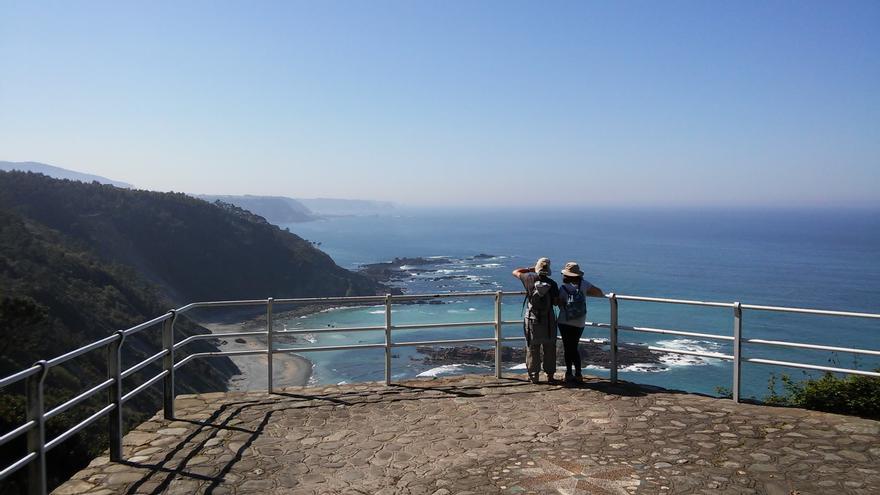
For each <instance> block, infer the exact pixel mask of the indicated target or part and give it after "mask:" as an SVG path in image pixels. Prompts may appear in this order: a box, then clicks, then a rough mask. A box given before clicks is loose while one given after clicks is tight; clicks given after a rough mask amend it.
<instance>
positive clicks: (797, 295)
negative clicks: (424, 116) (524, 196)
mask: <svg viewBox="0 0 880 495" xmlns="http://www.w3.org/2000/svg"><path fill="white" fill-rule="evenodd" d="M285 227H289V228H290V230H291V231H292V232H295V233H297V234H298V235H300V236H302V237H304V238H306V239H308V240H311V241H315V242H320V243H321V249H323V250H324V251H326V252H327V253H328V254H329V255H330V256H332V257H333V259H334V260H335V261H336V262H337V263H338V264H339V265H341V266H343V267H345V268H350V269H356V268H357V267H358V266H360V265H362V264H365V263H374V262H379V261H389V260H391V259H392V258H394V257H403V256H408V257H430V256H438V257H446V258H449V259H450V260H452V262H451V263H448V264H441V265H436V266H428V267H418V268H429V269H432V270H437V271H433V272H423V273H418V272H413V276H412V277H411V278H409V279H407V280H404V281H401V282H398V283H396V285H398V286H400V287H401V288H402V289H403V290H404V291H405V292H407V293H413V294H415V293H436V292H450V291H496V290H519V289H520V288H521V286H520V284H519V282H518V281H517V280H516V279H514V278H513V277H512V276H511V275H510V271H511V270H512V269H513V268H515V267H517V266H530V265H532V264H533V263H534V261H535V259H536V258H538V257H540V256H547V257H550V258H551V259H552V261H553V269H554V276H555V277H556V278H557V280H559V279H560V277H559V275H558V270H559V269H560V268H562V266H563V265H564V263H565V262H566V261H577V262H579V263H580V265H581V267H582V268H583V269H584V270H585V271H586V278H587V279H588V280H590V281H591V282H593V283H594V284H595V285H597V286H599V287H601V288H602V289H603V290H604V291H605V292H611V291H614V292H616V293H618V294H631V295H643V296H656V297H665V298H681V299H698V300H704V301H725V302H732V301H740V302H743V303H752V304H766V305H779V306H797V307H807V308H825V309H836V310H845V311H859V312H875V313H880V212H877V211H864V210H861V211H854V210H850V211H819V210H813V211H748V212H723V211H699V212H697V211H662V212H652V211H601V210H599V211H597V210H581V211H577V210H574V209H573V210H569V211H565V212H560V211H523V212H511V211H495V212H490V211H486V212H473V211H414V212H401V213H400V214H398V215H392V216H373V217H340V218H334V219H329V220H322V221H318V222H312V223H306V224H291V225H286V226H285ZM478 254H489V255H492V257H491V258H485V257H479V258H475V255H478ZM446 302H447V303H446V304H442V305H433V304H432V305H428V304H420V305H395V306H394V311H393V313H392V320H393V323H395V324H406V323H422V322H475V321H490V320H492V319H493V318H494V314H493V303H492V300H491V299H490V298H452V299H448V300H447V301H446ZM521 303H522V299H521V298H519V297H509V298H506V299H505V300H504V305H503V317H504V319H505V320H518V319H520V315H521ZM588 319H589V320H590V321H594V322H604V323H607V322H608V320H609V307H608V303H607V301H605V300H599V299H590V300H589V313H588ZM279 323H280V324H281V325H283V326H285V327H286V328H288V329H294V328H330V327H353V326H372V325H377V326H380V325H383V324H384V314H383V307H382V306H373V307H359V308H336V309H333V310H329V311H325V312H322V313H318V314H314V315H311V316H307V317H301V318H294V319H290V320H285V321H282V322H279ZM620 324H622V325H631V326H646V327H654V328H666V329H678V330H687V331H694V332H701V333H712V334H719V335H732V328H733V314H732V310H731V309H728V308H705V307H690V306H681V305H664V304H656V303H646V302H630V301H621V302H620ZM504 335H505V336H521V335H522V326H521V324H515V325H507V326H505V327H504ZM743 335H744V337H745V338H763V339H773V340H788V341H796V342H806V343H817V344H827V345H835V346H843V347H861V348H867V349H874V350H877V349H880V321H878V320H860V319H851V318H832V317H820V316H806V315H793V314H781V313H765V312H757V311H746V312H745V313H744V316H743ZM492 336H493V330H492V328H491V327H474V328H453V329H430V330H410V331H404V330H397V331H395V332H394V336H393V339H394V341H396V342H403V341H425V340H439V339H457V338H480V337H492ZM584 337H585V338H592V339H598V340H601V339H607V337H608V333H607V330H603V329H590V328H588V329H587V330H586V331H585V333H584ZM620 338H621V341H622V342H627V343H636V344H644V345H654V346H659V347H666V348H671V349H685V350H694V351H706V352H718V353H724V354H731V353H732V348H731V347H732V346H731V344H730V343H729V342H726V341H714V340H709V339H701V338H684V337H676V336H669V335H655V334H645V333H635V332H621V336H620ZM381 342H384V334H383V332H381V331H375V332H350V333H337V334H333V333H322V334H314V335H308V336H306V338H304V339H300V341H299V342H297V343H296V345H297V346H305V345H318V346H321V345H338V344H348V343H381ZM303 355H304V356H305V357H307V358H308V359H309V360H311V361H312V362H313V363H314V369H313V378H312V380H313V381H314V382H316V383H321V384H325V383H341V382H357V381H365V380H380V379H383V377H384V368H383V366H384V351H383V350H382V349H366V350H364V349H361V350H347V351H321V352H310V353H304V354H303ZM743 355H744V356H746V357H763V358H769V359H778V360H786V361H802V362H808V363H814V364H819V365H829V366H840V367H855V368H859V369H873V368H878V367H880V360H878V359H877V358H871V357H867V356H861V357H857V356H855V355H854V354H851V353H829V352H824V351H805V350H792V349H784V348H779V347H768V346H759V345H756V344H746V345H744V346H743ZM423 357H424V356H423V355H421V354H419V353H417V352H416V349H415V348H414V347H399V348H395V349H394V358H393V365H392V369H393V376H394V378H395V379H400V378H411V377H417V376H419V377H431V376H443V375H449V374H457V373H492V372H493V369H492V368H491V367H490V366H488V365H487V366H480V365H476V366H475V365H467V364H463V363H449V364H444V365H438V364H433V365H432V364H426V363H424V362H423ZM506 367H507V368H508V369H509V370H511V371H520V372H522V371H523V370H522V365H519V366H516V364H515V363H510V364H508V365H507V366H506ZM586 372H587V373H591V374H595V375H599V376H607V375H608V370H607V369H602V368H595V367H590V368H588V369H587V370H586ZM770 373H776V374H777V375H778V374H780V373H788V374H790V375H792V376H794V377H796V378H801V377H803V376H804V372H803V371H801V370H796V369H791V368H776V367H769V366H766V365H760V364H749V363H747V364H744V366H743V393H744V396H746V397H749V396H753V397H757V398H760V397H763V396H765V395H766V393H767V384H768V378H769V376H770ZM731 375H732V366H731V363H730V362H728V361H722V360H718V359H707V358H700V357H693V356H674V357H672V356H670V357H665V358H663V360H662V363H661V365H659V366H656V365H655V366H646V365H640V364H639V363H634V364H631V365H629V366H627V367H625V368H623V369H621V372H620V376H621V378H622V379H625V380H630V381H634V382H639V383H644V384H653V385H659V386H663V387H667V388H674V389H681V390H687V391H692V392H700V393H707V394H717V387H725V388H729V387H730V386H731Z"/></svg>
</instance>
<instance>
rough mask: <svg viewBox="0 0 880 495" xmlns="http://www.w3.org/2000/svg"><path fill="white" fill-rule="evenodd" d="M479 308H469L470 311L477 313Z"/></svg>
mask: <svg viewBox="0 0 880 495" xmlns="http://www.w3.org/2000/svg"><path fill="white" fill-rule="evenodd" d="M476 310H477V308H468V311H476Z"/></svg>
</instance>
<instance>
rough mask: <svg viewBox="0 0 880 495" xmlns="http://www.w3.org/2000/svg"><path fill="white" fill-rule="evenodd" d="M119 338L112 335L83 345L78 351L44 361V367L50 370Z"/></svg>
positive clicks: (117, 335) (116, 335) (115, 334)
mask: <svg viewBox="0 0 880 495" xmlns="http://www.w3.org/2000/svg"><path fill="white" fill-rule="evenodd" d="M120 338H122V337H120V336H119V334H118V333H114V334H113V335H110V336H109V337H104V338H103V339H101V340H96V341H95V342H92V343H91V344H88V345H84V346H82V347H80V348H79V349H74V350H72V351H70V352H68V353H66V354H62V355H60V356H58V357H55V358H52V359H50V360H48V361H46V367H47V368H51V367H52V366H58V365H59V364H61V363H63V362H65V361H69V360H71V359H73V358H75V357H77V356H82V355H83V354H85V353H87V352H89V351H93V350H95V349H98V348H100V347H103V346H105V345H108V344H111V343H113V342H116V341H117V340H118V339H120Z"/></svg>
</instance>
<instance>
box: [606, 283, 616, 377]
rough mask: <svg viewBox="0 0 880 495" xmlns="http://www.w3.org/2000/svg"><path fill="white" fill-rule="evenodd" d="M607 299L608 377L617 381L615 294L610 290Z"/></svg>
mask: <svg viewBox="0 0 880 495" xmlns="http://www.w3.org/2000/svg"><path fill="white" fill-rule="evenodd" d="M608 299H609V301H608V302H609V304H610V306H611V331H610V335H609V339H608V340H609V345H610V348H611V365H610V377H611V383H617V295H615V294H614V293H613V292H612V293H611V294H609V296H608Z"/></svg>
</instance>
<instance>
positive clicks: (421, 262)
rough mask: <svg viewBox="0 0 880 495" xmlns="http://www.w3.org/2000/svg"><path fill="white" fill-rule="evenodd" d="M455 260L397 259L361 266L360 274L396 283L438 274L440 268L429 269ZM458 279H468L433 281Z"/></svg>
mask: <svg viewBox="0 0 880 495" xmlns="http://www.w3.org/2000/svg"><path fill="white" fill-rule="evenodd" d="M492 258H496V256H495V255H492V254H486V253H480V254H477V255H474V256H471V257H469V258H465V259H467V260H487V259H492ZM452 263H453V260H452V259H451V258H446V257H436V258H425V257H421V256H417V257H413V258H410V257H397V258H394V259H393V260H391V261H385V262H381V263H368V264H365V265H361V266H360V267H359V269H358V273H360V274H362V275H365V276H366V277H368V278H371V279H373V280H374V281H376V282H380V283H385V282H395V281H401V280H407V279H409V278H412V277H413V275H415V274H422V273H436V272H438V271H439V270H440V269H439V268H429V267H435V266H442V265H449V264H452ZM456 278H467V277H466V276H465V275H442V276H438V277H435V278H432V279H431V280H432V281H439V280H452V279H456Z"/></svg>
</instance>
